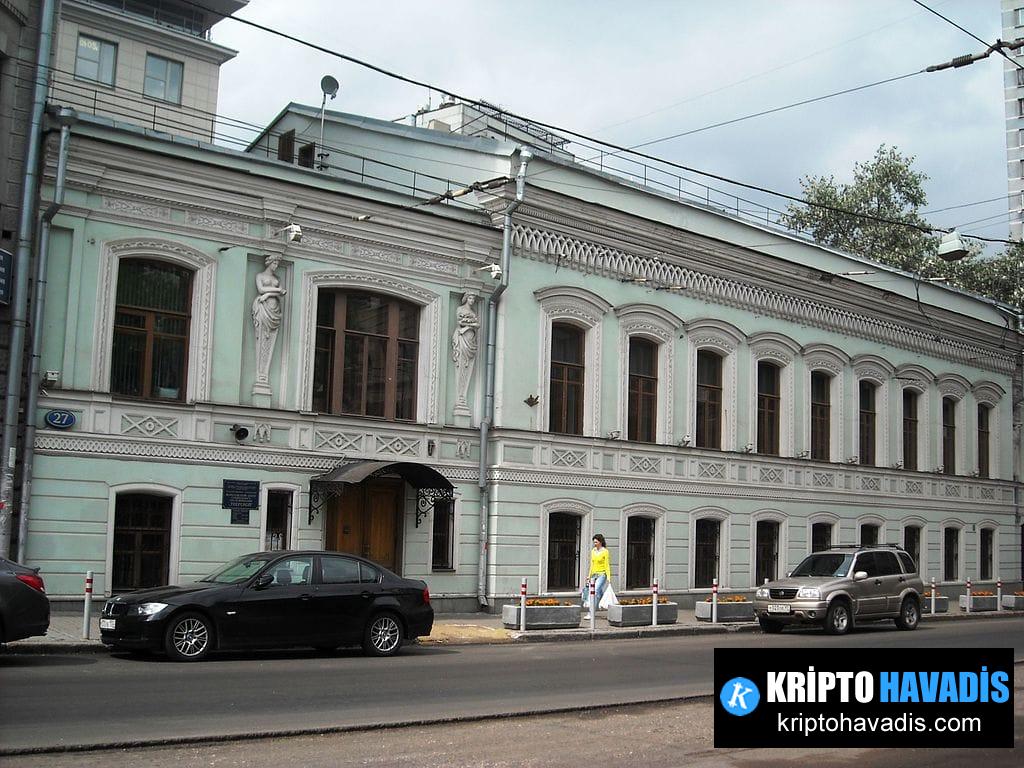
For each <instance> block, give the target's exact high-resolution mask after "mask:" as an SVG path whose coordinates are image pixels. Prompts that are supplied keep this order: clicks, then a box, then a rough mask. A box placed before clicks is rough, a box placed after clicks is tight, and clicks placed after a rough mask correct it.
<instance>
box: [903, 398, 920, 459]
mask: <svg viewBox="0 0 1024 768" xmlns="http://www.w3.org/2000/svg"><path fill="white" fill-rule="evenodd" d="M917 401H918V394H917V392H915V391H914V390H912V389H904V390H903V468H904V469H913V470H916V469H917Z"/></svg>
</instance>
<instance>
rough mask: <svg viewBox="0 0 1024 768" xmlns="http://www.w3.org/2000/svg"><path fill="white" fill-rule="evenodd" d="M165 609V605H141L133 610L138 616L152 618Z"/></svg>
mask: <svg viewBox="0 0 1024 768" xmlns="http://www.w3.org/2000/svg"><path fill="white" fill-rule="evenodd" d="M166 607H167V603H141V604H139V606H138V607H137V608H136V609H135V611H136V613H138V614H139V616H153V615H155V614H157V613H160V611H162V610H163V609H164V608H166Z"/></svg>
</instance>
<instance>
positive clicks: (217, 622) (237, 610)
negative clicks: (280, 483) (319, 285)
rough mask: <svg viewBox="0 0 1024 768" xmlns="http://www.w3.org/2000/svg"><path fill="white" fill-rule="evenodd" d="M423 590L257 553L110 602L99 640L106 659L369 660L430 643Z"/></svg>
mask: <svg viewBox="0 0 1024 768" xmlns="http://www.w3.org/2000/svg"><path fill="white" fill-rule="evenodd" d="M433 623H434V609H433V608H432V607H431V605H430V592H429V590H428V589H427V585H426V583H425V582H422V581H418V580H414V579H403V578H402V577H400V576H397V575H395V574H394V573H391V571H389V570H387V569H386V568H382V567H381V566H379V565H377V564H376V563H373V562H371V561H369V560H365V559H363V558H361V557H355V556H353V555H343V554H339V553H336V552H258V553H256V554H252V555H245V556H243V557H240V558H238V559H237V560H232V561H231V562H230V563H228V564H227V565H225V566H224V567H222V568H220V569H218V570H216V571H214V572H213V573H211V574H210V575H209V576H207V577H206V578H205V579H200V580H199V581H198V582H196V583H194V584H185V585H182V586H180V587H172V586H168V587H154V588H152V589H143V590H139V591H137V592H129V593H127V594H124V595H118V596H117V597H115V598H113V599H112V600H108V601H107V603H106V605H104V607H103V615H102V617H101V618H100V635H101V637H102V640H103V642H104V643H105V644H107V645H108V646H110V647H111V648H113V649H114V650H153V651H164V652H165V653H166V654H167V655H168V656H169V657H170V658H172V659H174V660H177V661H198V660H200V659H202V658H205V657H206V656H207V655H208V654H209V653H210V651H213V650H221V649H228V648H236V649H237V648H284V647H289V646H304V645H306V646H313V647H314V648H320V649H324V650H327V649H333V648H337V647H339V646H342V645H359V644H361V645H362V647H363V650H364V651H365V652H366V653H367V654H370V655H373V656H392V655H394V654H396V653H398V651H399V649H400V648H401V646H402V641H403V640H411V639H413V638H416V637H420V636H423V635H429V634H430V630H431V627H432V626H433Z"/></svg>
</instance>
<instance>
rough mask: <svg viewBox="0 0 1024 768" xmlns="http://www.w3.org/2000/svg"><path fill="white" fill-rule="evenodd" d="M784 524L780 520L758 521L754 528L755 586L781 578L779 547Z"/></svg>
mask: <svg viewBox="0 0 1024 768" xmlns="http://www.w3.org/2000/svg"><path fill="white" fill-rule="evenodd" d="M781 527H782V524H781V523H780V522H779V521H778V520H758V521H757V523H756V525H755V526H754V585H755V586H757V585H759V584H763V583H764V582H765V581H774V580H775V579H777V578H778V576H779V545H780V530H781Z"/></svg>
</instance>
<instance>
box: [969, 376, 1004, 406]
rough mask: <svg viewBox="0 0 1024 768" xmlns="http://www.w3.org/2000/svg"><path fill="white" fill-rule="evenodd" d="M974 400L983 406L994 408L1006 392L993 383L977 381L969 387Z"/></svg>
mask: <svg viewBox="0 0 1024 768" xmlns="http://www.w3.org/2000/svg"><path fill="white" fill-rule="evenodd" d="M971 392H972V393H973V394H974V399H975V400H976V401H978V402H979V403H984V404H985V405H991V406H995V405H998V404H999V401H1000V400H1002V399H1003V396H1004V395H1005V394H1006V390H1005V389H1003V388H1002V387H1001V386H999V385H998V384H996V383H995V382H994V381H978V382H975V383H974V385H973V386H972V387H971Z"/></svg>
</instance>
